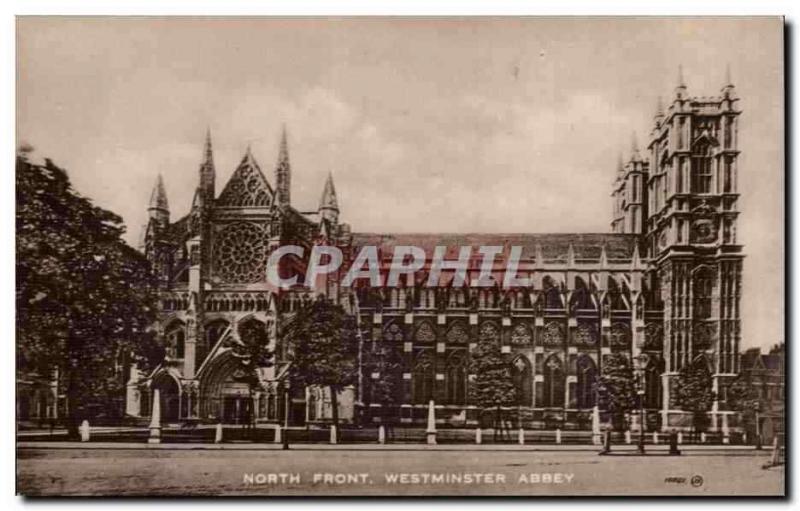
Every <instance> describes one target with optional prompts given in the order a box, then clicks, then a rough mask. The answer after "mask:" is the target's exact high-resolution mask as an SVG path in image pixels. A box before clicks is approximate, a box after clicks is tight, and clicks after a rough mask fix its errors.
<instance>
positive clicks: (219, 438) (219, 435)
mask: <svg viewBox="0 0 800 511" xmlns="http://www.w3.org/2000/svg"><path fill="white" fill-rule="evenodd" d="M214 443H215V444H221V443H222V423H221V422H218V423H217V428H216V430H215V431H214Z"/></svg>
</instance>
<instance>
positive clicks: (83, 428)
mask: <svg viewBox="0 0 800 511" xmlns="http://www.w3.org/2000/svg"><path fill="white" fill-rule="evenodd" d="M89 429H90V428H89V421H87V420H85V419H84V421H83V422H81V425H80V427H79V428H78V431H79V432H80V434H81V442H88V441H89V436H90V435H89Z"/></svg>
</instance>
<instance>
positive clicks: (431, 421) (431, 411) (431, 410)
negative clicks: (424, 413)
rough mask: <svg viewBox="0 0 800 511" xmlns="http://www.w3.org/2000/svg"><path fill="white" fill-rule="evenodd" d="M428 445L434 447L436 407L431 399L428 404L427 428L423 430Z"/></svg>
mask: <svg viewBox="0 0 800 511" xmlns="http://www.w3.org/2000/svg"><path fill="white" fill-rule="evenodd" d="M425 437H426V440H427V442H428V445H436V406H435V405H434V403H433V399H431V400H430V402H429V403H428V428H427V429H426V430H425Z"/></svg>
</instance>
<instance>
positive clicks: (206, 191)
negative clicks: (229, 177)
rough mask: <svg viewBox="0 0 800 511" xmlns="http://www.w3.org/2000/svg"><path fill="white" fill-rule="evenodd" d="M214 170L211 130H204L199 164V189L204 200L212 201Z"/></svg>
mask: <svg viewBox="0 0 800 511" xmlns="http://www.w3.org/2000/svg"><path fill="white" fill-rule="evenodd" d="M216 173H217V172H216V170H215V169H214V151H213V150H212V148H211V128H206V141H205V147H204V148H203V163H201V164H200V189H201V190H202V191H203V196H204V197H203V198H204V199H209V200H211V199H213V198H214V194H215V193H216V191H215V180H216Z"/></svg>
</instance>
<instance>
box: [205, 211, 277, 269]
mask: <svg viewBox="0 0 800 511" xmlns="http://www.w3.org/2000/svg"><path fill="white" fill-rule="evenodd" d="M213 258H214V269H215V271H216V273H217V275H218V276H219V277H221V278H222V279H224V280H226V281H229V282H241V283H247V282H258V281H263V280H264V279H265V278H266V266H267V236H266V233H265V232H264V230H263V229H262V228H261V227H259V226H258V225H256V224H253V223H250V222H236V223H233V224H230V225H228V226H227V227H225V228H224V229H223V230H222V232H220V233H219V234H218V235H217V238H216V240H215V242H214V256H213Z"/></svg>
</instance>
